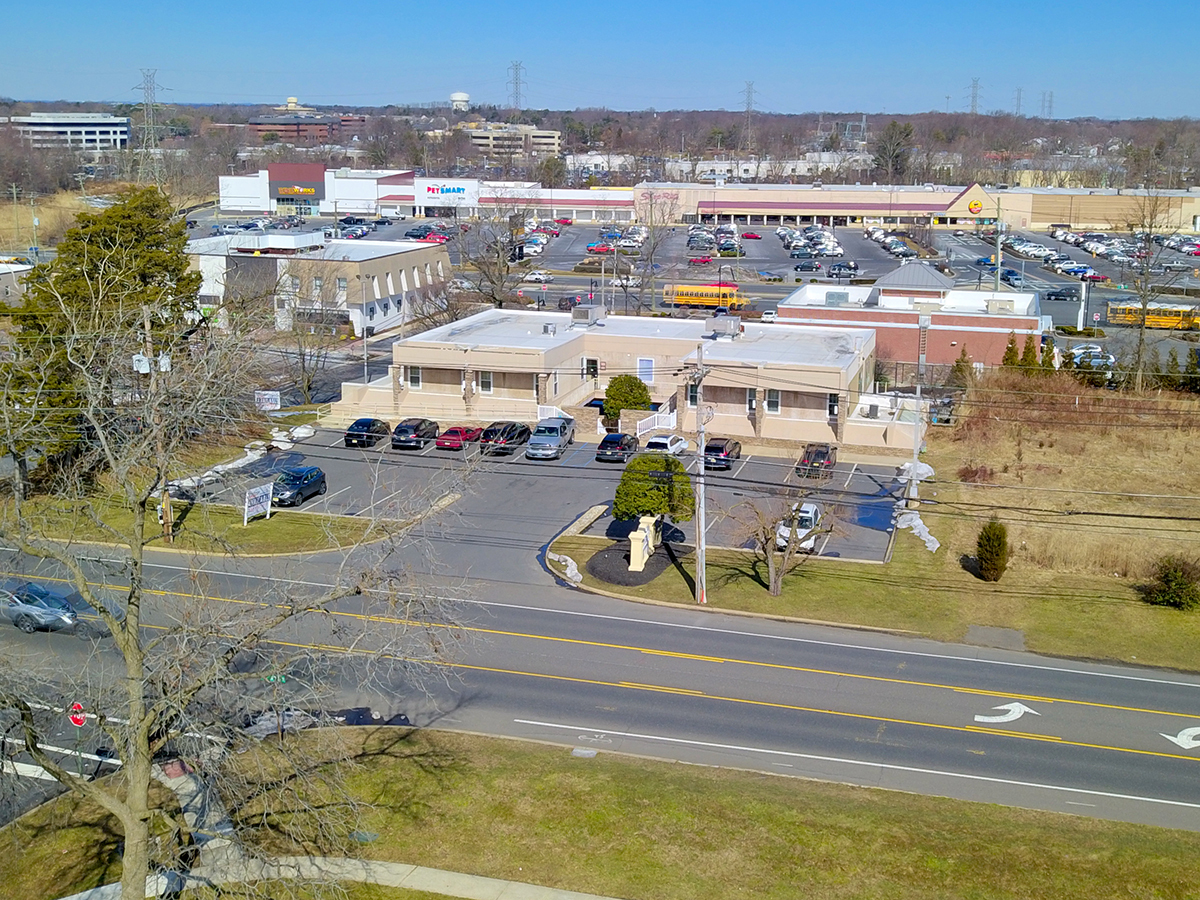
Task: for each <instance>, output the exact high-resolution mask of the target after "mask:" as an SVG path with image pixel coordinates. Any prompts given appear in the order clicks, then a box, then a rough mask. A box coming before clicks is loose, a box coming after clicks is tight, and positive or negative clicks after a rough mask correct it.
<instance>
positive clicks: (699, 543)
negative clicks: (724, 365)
mask: <svg viewBox="0 0 1200 900" xmlns="http://www.w3.org/2000/svg"><path fill="white" fill-rule="evenodd" d="M708 371H709V370H708V369H706V368H705V366H704V343H703V342H701V343H699V344H697V345H696V371H695V374H693V375H692V380H693V381H694V382H695V385H696V440H697V442H698V444H699V446H698V448H697V451H696V455H697V456H699V458H700V468H699V470H698V471H697V472H696V602H697V603H700V604H706V603H708V588H707V585H706V583H705V577H704V573H705V564H704V549H705V545H706V544H707V542H708V538H707V536H706V535H705V532H706V531H707V530H708V524H707V523H706V521H705V515H704V513H705V505H704V504H705V500H704V426H705V425H706V424H707V422H708V415H707V413H706V412H705V409H704V378H705V376H706V375H708Z"/></svg>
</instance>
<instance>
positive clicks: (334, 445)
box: [326, 437, 346, 447]
mask: <svg viewBox="0 0 1200 900" xmlns="http://www.w3.org/2000/svg"><path fill="white" fill-rule="evenodd" d="M345 441H346V439H345V438H344V437H339V438H338V439H337V440H336V441H334V442H333V443H332V444H326V446H327V447H337V446H339V445H341V444H344V443H345Z"/></svg>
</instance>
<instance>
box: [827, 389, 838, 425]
mask: <svg viewBox="0 0 1200 900" xmlns="http://www.w3.org/2000/svg"><path fill="white" fill-rule="evenodd" d="M828 408H829V418H831V419H836V418H837V414H838V395H837V394H830V395H829V401H828Z"/></svg>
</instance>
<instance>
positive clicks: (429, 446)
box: [421, 441, 437, 456]
mask: <svg viewBox="0 0 1200 900" xmlns="http://www.w3.org/2000/svg"><path fill="white" fill-rule="evenodd" d="M436 446H437V444H435V443H434V442H433V441H427V442H426V443H425V446H424V447H423V448H421V455H422V456H428V455H429V452H430V451H431V450H433V449H434V448H435V447H436Z"/></svg>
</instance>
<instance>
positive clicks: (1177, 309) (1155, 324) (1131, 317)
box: [1108, 300, 1200, 331]
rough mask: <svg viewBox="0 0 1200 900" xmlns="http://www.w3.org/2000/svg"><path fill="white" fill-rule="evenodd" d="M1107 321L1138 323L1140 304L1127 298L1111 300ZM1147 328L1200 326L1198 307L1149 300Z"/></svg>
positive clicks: (1120, 323) (1140, 317)
mask: <svg viewBox="0 0 1200 900" xmlns="http://www.w3.org/2000/svg"><path fill="white" fill-rule="evenodd" d="M1108 321H1109V323H1110V324H1112V325H1140V324H1141V322H1142V304H1140V303H1130V302H1129V301H1128V300H1126V301H1120V300H1113V301H1110V302H1109V304H1108ZM1146 327H1147V328H1173V329H1175V330H1177V331H1189V330H1194V329H1197V328H1200V308H1197V307H1195V306H1185V305H1183V304H1181V303H1158V302H1151V303H1148V304H1147V305H1146Z"/></svg>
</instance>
